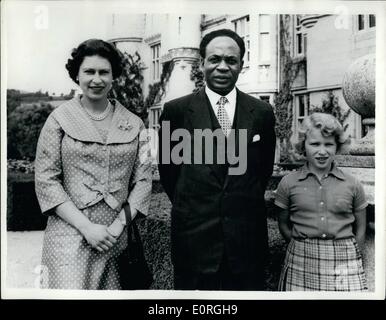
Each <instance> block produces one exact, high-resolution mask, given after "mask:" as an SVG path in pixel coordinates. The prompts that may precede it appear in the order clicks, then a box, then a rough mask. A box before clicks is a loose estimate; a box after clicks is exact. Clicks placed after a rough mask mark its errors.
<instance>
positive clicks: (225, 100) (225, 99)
mask: <svg viewBox="0 0 386 320" xmlns="http://www.w3.org/2000/svg"><path fill="white" fill-rule="evenodd" d="M227 102H228V99H227V98H226V97H221V98H220V99H218V102H217V104H218V105H221V106H223V105H224V104H226V103H227Z"/></svg>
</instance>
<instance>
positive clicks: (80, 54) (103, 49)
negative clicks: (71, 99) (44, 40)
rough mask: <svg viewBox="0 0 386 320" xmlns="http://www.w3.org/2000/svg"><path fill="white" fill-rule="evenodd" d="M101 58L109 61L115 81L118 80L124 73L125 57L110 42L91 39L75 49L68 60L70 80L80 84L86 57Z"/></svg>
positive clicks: (67, 66) (67, 67)
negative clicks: (81, 69)
mask: <svg viewBox="0 0 386 320" xmlns="http://www.w3.org/2000/svg"><path fill="white" fill-rule="evenodd" d="M89 56H101V57H103V58H105V59H107V60H108V61H109V62H110V64H111V69H112V73H113V79H115V78H118V77H119V76H120V75H121V74H122V71H123V67H124V66H123V55H122V53H121V52H120V51H119V50H118V49H117V48H115V46H114V45H113V44H111V43H109V42H106V41H103V40H100V39H89V40H86V41H84V42H82V43H81V44H80V45H79V46H78V47H77V48H74V49H73V50H72V53H71V57H72V59H71V58H70V59H68V60H67V64H66V69H67V70H68V74H69V75H70V78H71V79H72V80H73V81H74V82H75V83H76V84H79V81H78V80H77V77H78V73H79V68H80V65H81V64H82V62H83V59H84V58H85V57H89Z"/></svg>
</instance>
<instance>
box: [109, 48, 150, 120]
mask: <svg viewBox="0 0 386 320" xmlns="http://www.w3.org/2000/svg"><path fill="white" fill-rule="evenodd" d="M123 63H124V70H123V73H122V75H121V76H120V77H119V78H117V79H115V80H114V81H113V85H112V90H111V91H110V93H109V98H114V99H117V100H118V101H119V102H120V103H121V104H122V105H123V106H124V107H125V108H127V109H128V110H130V111H131V112H133V113H134V114H136V115H137V116H139V117H140V118H141V119H142V120H144V121H145V120H146V118H147V110H146V108H145V105H144V98H143V92H142V82H143V76H142V68H143V64H142V62H141V56H140V55H139V53H138V52H135V54H134V55H131V54H128V53H126V52H125V53H123Z"/></svg>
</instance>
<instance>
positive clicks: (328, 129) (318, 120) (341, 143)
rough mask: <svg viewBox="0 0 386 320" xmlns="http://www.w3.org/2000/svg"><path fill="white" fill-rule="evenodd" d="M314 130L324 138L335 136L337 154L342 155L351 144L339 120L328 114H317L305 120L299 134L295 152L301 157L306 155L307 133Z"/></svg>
mask: <svg viewBox="0 0 386 320" xmlns="http://www.w3.org/2000/svg"><path fill="white" fill-rule="evenodd" d="M312 129H318V130H320V132H321V134H322V136H324V137H331V136H333V137H334V138H335V141H336V145H337V149H336V151H337V153H342V151H343V150H344V149H346V148H347V147H348V145H349V144H350V136H349V135H348V134H347V133H346V131H345V128H344V127H343V126H342V125H341V124H340V122H339V121H338V119H336V118H335V117H334V116H333V115H331V114H328V113H321V112H315V113H313V114H311V115H310V116H307V117H305V118H304V120H303V122H302V124H301V126H300V129H299V133H298V142H297V143H296V144H295V150H296V151H297V152H298V153H300V154H301V155H305V141H306V138H307V133H308V132H310V131H311V130H312Z"/></svg>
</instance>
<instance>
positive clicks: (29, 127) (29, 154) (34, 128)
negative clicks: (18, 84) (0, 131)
mask: <svg viewBox="0 0 386 320" xmlns="http://www.w3.org/2000/svg"><path fill="white" fill-rule="evenodd" d="M53 109H54V108H53V107H52V106H51V105H50V104H49V103H45V102H42V103H40V104H38V103H34V104H26V105H20V106H18V107H17V108H16V109H15V110H14V111H13V112H12V113H11V114H9V116H8V130H7V136H8V143H7V149H8V158H9V159H29V160H33V159H34V158H35V152H36V144H37V141H38V138H39V134H40V131H41V129H42V127H43V125H44V123H45V121H46V120H47V117H48V115H49V114H50V113H51V112H52V110H53Z"/></svg>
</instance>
